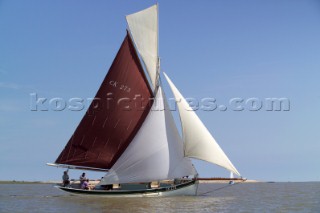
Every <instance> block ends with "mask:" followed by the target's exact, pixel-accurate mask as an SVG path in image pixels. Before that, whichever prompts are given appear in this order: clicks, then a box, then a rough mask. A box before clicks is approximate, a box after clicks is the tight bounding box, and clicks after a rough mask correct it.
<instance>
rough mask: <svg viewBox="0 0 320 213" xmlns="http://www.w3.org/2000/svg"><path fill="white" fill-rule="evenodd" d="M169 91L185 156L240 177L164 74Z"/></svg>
mask: <svg viewBox="0 0 320 213" xmlns="http://www.w3.org/2000/svg"><path fill="white" fill-rule="evenodd" d="M164 76H165V78H166V80H167V82H168V83H169V86H170V88H171V91H172V92H173V95H174V97H175V99H176V101H177V105H178V109H179V114H180V120H181V125H182V132H183V140H184V152H185V156H187V157H192V158H196V159H200V160H204V161H207V162H210V163H214V164H216V165H219V166H221V167H223V168H225V169H227V170H229V171H232V172H233V173H235V174H237V175H239V176H240V173H239V172H238V170H237V169H236V168H235V167H234V165H233V164H232V163H231V161H230V160H229V158H228V157H227V155H226V154H225V153H224V151H223V150H222V149H221V147H220V146H219V144H218V143H217V142H216V140H215V139H214V138H213V137H212V135H211V134H210V132H209V131H208V129H207V128H206V127H205V125H204V124H203V123H202V121H201V120H200V119H199V117H198V116H197V115H196V113H195V112H194V111H193V110H192V108H191V107H190V106H189V104H188V103H187V101H186V100H185V99H184V97H183V96H182V95H181V93H180V92H179V90H178V89H177V88H176V87H175V85H174V84H173V83H172V81H171V80H170V78H169V77H168V76H167V75H166V74H165V73H164Z"/></svg>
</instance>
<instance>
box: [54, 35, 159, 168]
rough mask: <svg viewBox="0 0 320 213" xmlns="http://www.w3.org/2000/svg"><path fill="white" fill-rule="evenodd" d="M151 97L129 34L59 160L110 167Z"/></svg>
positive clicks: (137, 125) (143, 113)
mask: <svg viewBox="0 0 320 213" xmlns="http://www.w3.org/2000/svg"><path fill="white" fill-rule="evenodd" d="M152 98H153V95H152V91H151V89H150V87H149V85H148V81H147V79H146V77H145V75H144V71H143V69H142V66H141V64H140V61H139V58H138V56H137V54H136V51H135V48H134V45H133V43H132V41H131V39H130V36H129V35H128V34H127V36H126V37H125V39H124V41H123V43H122V45H121V48H120V50H119V52H118V53H117V56H116V58H115V59H114V61H113V63H112V65H111V67H110V69H109V72H108V74H107V76H106V77H105V79H104V80H103V82H102V84H101V86H100V89H99V90H98V92H97V94H96V96H95V99H94V101H93V102H92V103H91V105H90V107H89V109H88V111H87V113H86V114H85V116H84V117H83V119H82V120H81V122H80V124H79V125H78V127H77V129H76V131H75V132H74V134H73V135H72V137H71V138H70V140H69V142H68V143H67V145H66V147H65V148H64V150H63V151H62V152H61V154H60V156H59V157H58V159H57V160H56V163H57V164H67V165H76V166H85V167H94V168H104V169H110V168H111V167H112V166H113V164H114V163H115V162H116V160H117V159H118V158H119V157H120V156H121V154H122V153H123V152H124V151H125V149H126V148H127V146H128V145H129V143H130V142H131V141H132V139H133V138H134V137H135V135H136V133H137V132H138V130H139V129H140V127H141V125H142V123H143V122H144V120H145V118H146V116H147V115H148V113H149V110H150V108H151V106H152V102H153V101H152Z"/></svg>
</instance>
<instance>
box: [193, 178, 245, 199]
mask: <svg viewBox="0 0 320 213" xmlns="http://www.w3.org/2000/svg"><path fill="white" fill-rule="evenodd" d="M245 181H246V179H244V180H242V181H241V182H238V183H234V184H228V185H226V186H223V187H220V188H217V189H214V190H210V191H207V192H204V193H201V194H197V196H202V195H205V194H209V193H211V192H215V191H218V190H221V189H224V188H227V187H229V186H234V185H237V184H240V183H243V182H245Z"/></svg>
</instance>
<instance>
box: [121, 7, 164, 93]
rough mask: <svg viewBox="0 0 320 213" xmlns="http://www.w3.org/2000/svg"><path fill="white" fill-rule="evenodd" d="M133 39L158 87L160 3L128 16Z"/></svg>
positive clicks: (154, 83) (151, 78) (153, 82)
mask: <svg viewBox="0 0 320 213" xmlns="http://www.w3.org/2000/svg"><path fill="white" fill-rule="evenodd" d="M126 19H127V22H128V27H129V31H130V33H131V35H132V37H133V41H134V43H135V45H136V47H137V49H138V52H139V53H140V55H141V58H142V60H143V62H144V64H145V65H146V69H147V72H148V74H149V76H150V80H151V82H152V84H153V86H154V88H155V87H156V78H157V63H158V5H153V6H152V7H149V8H147V9H145V10H142V11H139V12H137V13H133V14H131V15H128V16H126Z"/></svg>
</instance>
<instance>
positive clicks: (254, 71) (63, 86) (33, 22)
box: [0, 0, 320, 181]
mask: <svg viewBox="0 0 320 213" xmlns="http://www.w3.org/2000/svg"><path fill="white" fill-rule="evenodd" d="M154 3H156V2H155V1H150V0H145V1H132V0H120V1H102V0H100V1H83V0H69V1H64V0H51V1H43V0H32V1H24V0H21V1H16V0H13V1H11V0H10V1H9V0H0V144H1V148H0V174H1V177H0V178H1V179H4V180H13V179H15V180H57V179H60V178H61V175H62V171H63V170H62V169H56V168H54V167H48V166H46V165H45V163H47V162H54V161H55V159H56V158H57V156H58V155H59V154H60V152H61V150H62V149H63V147H64V146H65V144H66V142H67V141H68V140H69V138H70V136H71V135H72V133H73V131H74V130H75V128H76V126H77V125H78V123H79V121H80V120H81V118H82V116H83V114H84V113H85V111H80V112H74V111H70V110H63V111H53V110H50V106H49V105H48V103H46V105H45V107H47V108H49V110H48V111H39V110H38V111H31V108H30V107H32V96H31V95H30V94H32V93H36V94H37V95H38V98H41V97H43V98H48V99H52V98H56V97H59V98H64V99H65V100H69V99H70V98H73V97H80V98H84V99H86V98H92V97H93V96H94V95H95V93H96V90H97V89H98V87H99V86H100V83H101V81H102V80H103V78H104V76H105V75H106V72H107V71H108V69H109V66H110V65H111V63H112V60H113V58H114V57H115V54H116V53H117V51H118V49H119V47H120V45H121V42H122V40H123V38H124V36H125V33H126V32H125V30H126V21H125V18H124V16H125V15H127V14H130V13H133V12H136V11H139V10H141V9H144V8H146V7H149V6H151V5H152V4H154ZM159 8H160V16H159V17H160V27H159V28H160V56H161V59H162V61H161V65H162V71H165V72H166V73H167V74H168V75H169V76H170V77H171V79H172V80H173V82H174V83H175V84H176V86H177V87H178V88H179V90H180V92H181V93H182V94H183V95H184V96H185V97H194V98H197V99H201V98H207V97H210V98H215V100H216V103H217V105H218V106H220V105H225V106H226V107H227V110H226V111H222V110H221V109H222V108H217V109H216V110H214V111H198V112H197V113H198V115H199V117H200V118H201V119H202V121H203V122H204V124H205V125H206V126H207V128H208V129H209V130H210V132H211V133H212V134H213V136H214V137H215V139H216V140H217V142H218V143H219V144H220V145H221V147H222V148H223V150H224V151H225V152H226V154H227V155H228V156H229V158H230V159H231V161H232V162H233V163H234V165H235V166H236V167H237V169H238V170H239V172H240V173H241V174H242V175H243V176H244V177H247V178H249V179H259V180H274V181H309V180H318V181H319V180H320V157H319V151H320V125H319V123H320V84H319V80H320V70H319V69H320V3H319V1H316V0H305V1H301V0H282V1H279V0H270V1H259V0H258V1H257V0H251V1H250V0H243V1H222V0H220V1H216V0H207V1H204V0H202V1H178V0H176V1H172V0H170V1H169V0H168V1H162V0H160V1H159ZM164 86H165V91H166V93H167V96H168V97H172V94H171V93H170V90H169V89H168V85H167V84H166V83H165V85H164ZM234 98H239V99H243V100H244V102H243V103H242V106H243V107H244V110H243V111H234V110H232V109H231V108H232V106H231V105H230V104H229V100H231V99H234ZM251 98H255V99H251ZM267 98H287V100H289V101H290V110H289V111H267V106H266V104H267V103H266V99H267ZM247 100H249V102H246V101H247ZM250 100H259V102H261V103H262V104H263V105H262V107H261V109H260V110H258V111H250V109H252V107H250V103H251V102H250ZM246 103H247V104H246ZM30 105H31V106H30ZM175 116H176V115H175ZM195 165H196V166H197V169H198V172H199V173H200V176H203V177H208V176H209V177H213V176H229V173H228V172H226V171H225V170H223V169H221V168H218V167H216V166H214V165H211V164H208V163H203V162H198V161H196V162H195ZM80 172H81V171H74V172H72V173H71V176H75V177H77V176H78V174H79V173H80ZM102 175H103V174H91V177H93V176H102Z"/></svg>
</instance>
